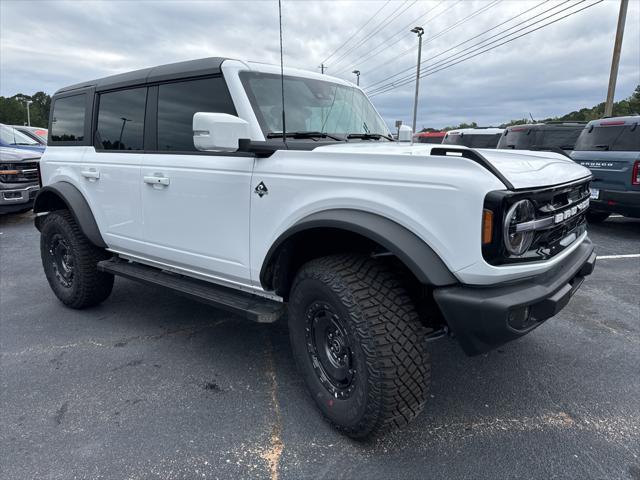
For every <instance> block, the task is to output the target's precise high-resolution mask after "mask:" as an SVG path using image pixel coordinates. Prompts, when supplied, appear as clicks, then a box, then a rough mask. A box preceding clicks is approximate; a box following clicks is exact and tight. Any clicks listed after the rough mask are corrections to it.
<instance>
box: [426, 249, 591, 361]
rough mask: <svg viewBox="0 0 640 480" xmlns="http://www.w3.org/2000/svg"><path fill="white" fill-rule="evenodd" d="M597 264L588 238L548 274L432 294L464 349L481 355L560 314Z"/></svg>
mask: <svg viewBox="0 0 640 480" xmlns="http://www.w3.org/2000/svg"><path fill="white" fill-rule="evenodd" d="M595 263H596V254H595V252H594V251H593V244H592V243H591V240H589V239H588V238H585V240H584V241H583V242H582V244H581V245H580V246H579V247H578V248H576V250H575V251H573V252H572V253H571V254H570V255H569V256H568V257H567V258H566V259H565V260H564V261H562V262H561V263H560V264H558V265H556V266H555V267H554V268H553V269H551V270H549V271H547V272H545V273H544V274H541V275H538V276H536V277H533V278H529V279H527V280H523V281H518V282H514V283H509V284H502V285H500V286H494V287H476V286H468V285H457V286H452V287H444V288H440V289H436V290H434V292H433V295H434V297H435V300H436V302H437V304H438V306H439V307H440V310H441V312H442V314H443V315H444V318H445V319H446V321H447V323H448V324H449V327H450V328H451V331H452V332H453V333H454V334H455V336H456V337H457V338H458V340H459V342H460V345H461V346H462V349H463V350H464V351H465V353H466V354H467V355H478V354H480V353H484V352H487V351H489V350H491V349H493V348H496V347H498V346H500V345H502V344H504V343H506V342H509V341H511V340H515V339H516V338H519V337H521V336H523V335H526V334H527V333H529V332H530V331H531V330H533V329H534V328H536V327H537V326H539V325H541V324H542V323H543V322H544V321H545V320H547V319H549V318H551V317H553V316H554V315H556V314H557V313H558V312H559V311H560V310H562V309H563V308H564V307H565V306H566V305H567V303H568V302H569V300H570V299H571V297H572V296H573V294H574V293H575V292H576V291H577V290H578V288H579V287H580V285H581V284H582V282H583V280H584V277H586V276H587V275H590V274H591V272H593V268H594V265H595ZM527 311H528V312H529V315H528V316H527V315H526V312H527Z"/></svg>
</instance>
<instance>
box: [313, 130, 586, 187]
mask: <svg viewBox="0 0 640 480" xmlns="http://www.w3.org/2000/svg"><path fill="white" fill-rule="evenodd" d="M434 148H446V149H447V150H449V151H456V150H458V151H460V150H472V151H474V152H476V153H478V154H480V155H481V156H482V157H484V159H485V160H486V161H487V162H488V163H490V164H491V166H492V167H493V168H495V169H496V170H498V171H499V172H500V174H501V175H502V176H503V177H504V178H505V179H506V180H507V181H509V183H511V185H513V187H514V188H515V189H516V190H520V189H528V188H538V187H548V186H552V185H560V184H563V183H569V182H572V181H576V180H580V179H583V178H586V177H588V176H590V175H591V172H590V171H589V170H588V169H586V168H584V167H582V166H580V165H578V164H577V163H575V162H574V161H573V160H571V159H570V158H568V157H566V156H564V155H561V154H559V153H554V152H539V151H529V150H494V149H470V148H467V147H463V146H461V145H455V146H449V145H437V144H424V143H423V144H420V143H416V144H411V143H408V142H384V143H378V142H358V143H355V142H354V143H339V144H334V145H325V146H322V147H318V148H316V149H314V152H330V153H337V152H344V153H354V154H355V153H357V154H367V155H418V156H425V157H427V158H426V159H425V160H427V159H428V157H429V155H430V154H431V150H432V149H434ZM448 158H450V159H451V161H452V162H456V161H468V160H466V159H461V158H458V157H455V156H449V157H448Z"/></svg>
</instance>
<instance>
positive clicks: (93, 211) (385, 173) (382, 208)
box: [34, 58, 596, 437]
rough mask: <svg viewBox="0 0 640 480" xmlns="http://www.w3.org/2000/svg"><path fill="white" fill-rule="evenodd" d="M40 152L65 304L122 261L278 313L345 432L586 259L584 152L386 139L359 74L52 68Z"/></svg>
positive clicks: (45, 246) (194, 293)
mask: <svg viewBox="0 0 640 480" xmlns="http://www.w3.org/2000/svg"><path fill="white" fill-rule="evenodd" d="M283 91H284V112H285V113H284V115H283V100H282V92H283ZM408 137H409V138H411V136H410V135H409V136H408ZM40 165H41V172H40V173H41V183H42V185H43V188H42V189H41V191H40V193H39V194H38V196H37V198H36V200H35V205H34V210H35V212H36V213H37V217H36V226H37V228H38V229H39V231H40V232H41V255H42V263H43V266H44V271H45V274H46V277H47V280H48V281H49V284H50V285H51V288H52V290H53V291H54V293H55V294H56V296H57V297H58V298H59V299H60V300H61V301H62V302H63V303H64V304H65V305H68V306H69V307H71V308H85V307H90V306H92V305H96V304H98V303H99V302H102V301H104V300H105V299H106V298H107V297H108V296H109V294H110V292H111V289H112V287H113V281H114V276H118V275H119V276H123V277H127V278H130V279H134V280H139V281H142V282H147V283H151V284H154V285H160V286H163V287H166V288H169V289H172V290H174V291H175V292H177V293H180V294H183V295H187V296H190V297H193V298H196V299H199V300H201V301H204V302H208V303H210V304H212V305H215V306H217V307H219V308H223V309H226V310H228V311H230V312H234V313H237V314H240V315H241V316H244V317H245V318H247V319H249V320H253V321H256V322H265V323H269V322H274V321H276V320H277V319H278V318H279V317H281V316H282V315H283V314H285V312H288V313H287V317H288V324H289V331H290V338H291V345H292V349H293V354H294V357H295V359H296V362H297V364H298V367H299V370H300V372H301V374H302V376H303V377H304V380H305V383H306V385H307V387H308V389H309V390H310V392H311V395H312V398H313V400H314V401H315V402H316V404H317V406H318V408H319V409H320V410H321V411H322V413H323V414H324V416H325V417H326V418H327V419H329V420H330V421H331V422H332V423H333V424H334V425H335V426H337V427H338V428H339V429H340V430H341V431H343V432H344V433H346V434H347V435H350V436H352V437H365V436H367V435H370V434H375V433H380V432H382V431H384V430H388V429H390V428H393V427H397V426H402V425H404V424H406V423H407V422H409V421H410V420H412V419H413V418H414V417H416V415H418V413H419V412H420V411H421V410H422V408H423V405H424V403H425V399H426V398H427V387H428V384H429V371H430V370H429V360H428V351H427V349H426V348H425V347H426V345H427V342H428V341H429V340H431V339H434V338H438V337H440V336H443V335H445V334H451V335H453V336H455V338H456V339H457V340H458V341H459V343H460V345H461V346H462V348H463V349H464V351H465V352H466V353H467V354H469V355H475V354H478V353H482V352H486V351H488V350H490V349H492V348H494V347H496V346H498V345H501V344H503V343H505V342H507V341H510V340H513V339H516V338H518V337H520V336H522V335H524V334H526V333H528V332H530V331H531V330H533V329H534V328H536V327H538V326H539V325H540V324H541V323H542V322H544V321H545V320H547V319H548V318H550V317H552V316H553V315H555V314H556V313H558V312H559V311H560V310H561V309H562V308H563V307H564V306H565V305H566V304H567V302H568V301H569V299H570V298H571V296H572V295H573V294H574V293H575V291H576V290H577V289H578V288H579V286H580V285H581V283H582V281H583V280H584V278H585V277H586V276H587V275H589V274H590V273H591V272H592V270H593V267H594V264H595V260H596V256H595V253H594V251H593V245H592V243H591V241H590V240H589V238H588V237H587V232H586V223H585V213H586V211H587V208H588V205H589V181H590V179H591V174H590V172H589V170H587V169H586V168H584V167H582V166H580V165H578V164H576V163H574V162H572V161H571V160H569V159H568V158H566V157H565V156H562V155H559V154H555V153H550V152H513V151H506V150H474V149H469V148H466V147H463V146H455V145H454V146H450V145H430V144H411V143H410V142H408V141H407V142H402V141H400V142H395V141H392V139H391V136H390V135H389V131H388V129H387V127H386V126H385V123H384V121H383V120H382V118H381V117H380V115H379V114H378V113H377V112H376V110H375V109H374V107H373V106H372V104H371V103H370V102H369V100H368V99H367V97H366V96H365V95H364V94H363V93H362V91H361V90H360V89H359V88H357V87H356V86H355V85H353V84H351V83H349V82H345V81H343V80H340V79H337V78H332V77H329V76H326V75H320V74H315V73H310V72H304V71H299V70H295V69H285V70H284V75H283V76H281V75H280V68H279V67H274V66H268V65H263V64H258V63H251V62H243V61H238V60H232V59H223V58H207V59H202V60H194V61H188V62H182V63H176V64H170V65H164V66H159V67H153V68H148V69H144V70H139V71H135V72H130V73H125V74H122V75H115V76H111V77H107V78H102V79H99V80H94V81H90V82H86V83H81V84H77V85H73V86H70V87H66V88H63V89H61V90H59V91H58V92H57V93H56V94H55V95H54V96H53V100H52V113H51V118H50V123H49V146H48V147H47V150H46V152H45V154H44V156H43V157H42V161H41V164H40Z"/></svg>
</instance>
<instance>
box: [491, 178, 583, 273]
mask: <svg viewBox="0 0 640 480" xmlns="http://www.w3.org/2000/svg"><path fill="white" fill-rule="evenodd" d="M589 183H590V179H586V180H583V181H581V182H576V183H573V184H569V185H563V186H559V187H552V188H547V189H539V190H528V191H519V192H515V193H514V192H491V193H490V194H489V195H487V198H486V201H485V208H488V209H490V210H492V211H493V212H494V219H495V221H494V232H493V240H492V242H491V244H488V245H483V247H482V254H483V256H484V258H485V260H487V262H489V263H491V264H492V265H501V264H513V263H522V262H532V261H540V260H546V259H548V258H551V257H553V256H555V255H557V254H558V253H560V252H561V251H563V250H564V249H565V248H567V247H569V246H571V245H572V244H573V242H574V241H575V240H576V239H577V238H578V237H580V236H581V235H582V234H583V233H584V232H585V231H586V229H587V224H586V209H579V208H578V205H580V204H582V203H583V202H585V201H586V200H587V199H588V198H589ZM524 199H528V200H530V201H531V202H533V204H534V206H535V209H536V219H543V218H549V217H555V216H560V215H562V216H563V217H564V218H563V219H562V220H558V221H557V223H554V225H553V226H552V227H550V228H546V229H544V230H538V231H536V232H535V236H534V240H533V243H532V244H531V247H530V248H529V250H528V251H527V252H525V253H524V254H523V255H520V256H515V255H512V254H510V253H509V252H508V251H507V250H506V248H505V247H504V242H503V241H502V229H503V228H504V227H503V223H504V218H505V215H506V213H507V211H508V210H509V208H510V206H511V205H513V204H514V203H516V202H518V201H519V200H524ZM567 212H568V214H567ZM565 214H567V215H565ZM572 239H573V240H572Z"/></svg>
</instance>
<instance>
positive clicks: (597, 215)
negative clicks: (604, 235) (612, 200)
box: [587, 212, 611, 223]
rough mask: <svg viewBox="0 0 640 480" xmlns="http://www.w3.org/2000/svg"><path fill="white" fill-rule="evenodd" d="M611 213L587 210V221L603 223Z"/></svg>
mask: <svg viewBox="0 0 640 480" xmlns="http://www.w3.org/2000/svg"><path fill="white" fill-rule="evenodd" d="M609 215H611V214H610V213H608V212H587V221H588V222H589V223H602V222H604V221H605V220H606V219H607V218H609Z"/></svg>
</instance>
